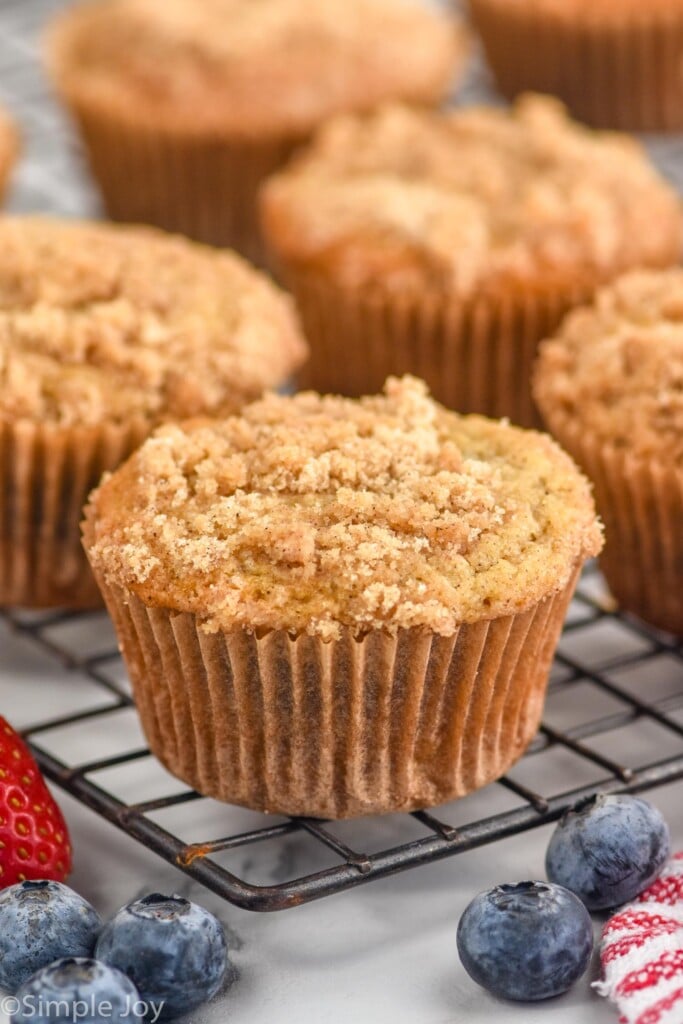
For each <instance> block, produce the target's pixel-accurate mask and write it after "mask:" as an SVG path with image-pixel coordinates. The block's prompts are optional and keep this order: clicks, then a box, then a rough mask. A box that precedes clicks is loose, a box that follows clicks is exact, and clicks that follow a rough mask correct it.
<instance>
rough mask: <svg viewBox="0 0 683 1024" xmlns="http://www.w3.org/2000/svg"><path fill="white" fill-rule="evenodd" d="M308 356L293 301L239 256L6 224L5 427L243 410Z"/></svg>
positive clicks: (132, 233) (130, 236) (1, 323)
mask: <svg viewBox="0 0 683 1024" xmlns="http://www.w3.org/2000/svg"><path fill="white" fill-rule="evenodd" d="M304 354H305V346H304V343H303V341H302V340H301V337H300V335H299V333H298V328H297V324H296V320H295V317H294V314H293V312H292V311H291V308H290V305H289V300H288V299H286V298H285V296H284V295H282V294H281V293H279V292H278V291H277V289H275V287H274V286H272V285H271V284H270V283H269V282H268V281H267V280H266V278H265V277H262V276H261V275H259V274H258V273H256V272H255V271H253V270H252V269H251V268H250V267H249V266H248V265H247V264H246V263H244V262H242V260H240V259H239V258H238V257H236V256H234V255H232V254H231V253H228V252H225V251H219V250H213V249H209V248H206V247H203V246H199V245H195V244H193V243H191V242H187V241H185V240H184V239H181V238H179V237H172V236H170V235H164V234H162V233H161V232H155V231H153V230H151V229H145V228H135V229H132V228H117V227H113V226H110V225H101V224H88V223H85V222H82V223H79V222H68V221H56V220H48V219H43V218H38V217H34V218H6V219H2V220H0V421H1V420H2V419H3V418H7V419H11V420H13V421H16V420H18V419H23V418H26V419H31V420H33V421H35V420H41V421H49V422H55V423H62V424H76V423H79V424H93V423H100V422H102V421H103V420H113V421H119V420H127V419H129V418H131V417H136V416H142V417H145V418H147V419H149V420H150V421H151V422H152V423H155V422H159V421H160V420H163V419H166V418H176V419H177V418H184V417H187V416H194V415H197V414H200V413H202V414H203V413H214V412H215V413H228V412H234V411H235V410H236V409H237V408H239V407H240V406H241V405H243V404H244V403H245V402H246V401H249V400H251V399H253V398H256V397H257V396H258V395H260V394H261V392H262V391H263V390H264V388H268V387H274V386H276V385H277V384H279V383H281V382H282V381H283V380H284V379H285V378H286V377H287V375H288V374H289V373H290V372H291V371H292V370H293V369H294V368H295V367H296V366H298V365H299V363H300V362H301V361H302V360H303V357H304Z"/></svg>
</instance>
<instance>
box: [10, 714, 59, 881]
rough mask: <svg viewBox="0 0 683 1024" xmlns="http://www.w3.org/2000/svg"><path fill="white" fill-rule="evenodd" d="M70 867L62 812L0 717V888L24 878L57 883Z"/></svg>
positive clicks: (24, 746) (31, 762)
mask: <svg viewBox="0 0 683 1024" xmlns="http://www.w3.org/2000/svg"><path fill="white" fill-rule="evenodd" d="M70 870H71V843H70V841H69V833H68V832H67V828H66V824H65V822H64V818H63V817H62V812H61V811H60V809H59V807H58V806H57V804H56V803H55V801H54V798H53V796H52V794H51V793H50V791H49V789H48V788H47V786H46V785H45V782H44V780H43V777H42V775H41V774H40V771H39V769H38V765H37V764H36V762H35V761H34V760H33V757H32V756H31V753H30V752H29V749H28V747H27V746H26V744H25V743H24V741H23V740H22V739H21V738H20V737H19V736H18V735H17V733H16V732H15V731H14V729H13V728H12V727H11V726H10V725H9V724H8V723H7V722H6V721H5V719H4V718H3V717H2V716H0V888H5V887H6V886H8V885H14V884H15V883H16V882H23V881H26V879H43V878H45V879H47V878H49V879H52V880H54V881H56V882H62V881H64V879H65V878H66V877H67V875H68V874H69V872H70Z"/></svg>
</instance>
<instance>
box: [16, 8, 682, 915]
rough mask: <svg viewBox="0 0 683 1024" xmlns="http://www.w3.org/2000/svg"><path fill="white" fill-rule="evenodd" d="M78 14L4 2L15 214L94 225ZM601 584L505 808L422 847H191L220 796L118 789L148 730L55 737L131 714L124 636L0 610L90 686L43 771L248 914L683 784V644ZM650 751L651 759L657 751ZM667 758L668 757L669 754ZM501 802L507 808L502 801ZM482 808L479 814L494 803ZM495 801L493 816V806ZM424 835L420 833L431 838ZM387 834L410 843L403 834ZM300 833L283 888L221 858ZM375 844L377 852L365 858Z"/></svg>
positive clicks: (44, 736)
mask: <svg viewBox="0 0 683 1024" xmlns="http://www.w3.org/2000/svg"><path fill="white" fill-rule="evenodd" d="M64 4H65V0H2V3H1V5H0V100H1V101H2V102H4V103H5V104H6V105H7V106H9V107H10V109H11V111H12V112H13V114H14V115H15V117H16V118H17V119H18V120H19V121H20V122H21V126H22V134H23V142H24V153H23V160H22V163H21V166H20V168H19V171H18V174H17V175H16V176H15V181H14V188H13V191H12V195H11V197H10V207H11V208H12V209H14V210H16V211H53V212H58V213H60V214H64V215H72V216H73V215H80V216H89V215H95V214H97V212H98V202H97V197H96V194H95V192H94V190H93V189H92V186H91V184H90V183H89V181H88V178H87V175H86V174H85V172H84V167H83V160H82V156H81V153H80V149H79V146H78V144H77V142H76V140H75V139H74V137H73V136H72V134H71V132H70V129H69V125H68V122H67V119H66V118H65V117H64V114H63V113H62V112H61V111H60V110H59V108H58V107H57V106H56V105H55V104H54V102H53V101H52V100H51V97H50V93H49V89H48V87H47V85H46V82H45V80H44V78H43V76H42V74H41V70H40V56H39V43H38V39H39V35H40V30H41V28H42V25H43V24H44V21H45V19H46V18H47V17H48V16H49V15H50V14H52V13H53V12H54V11H55V10H57V9H58V8H60V7H63V6H64ZM464 98H465V101H472V100H481V99H482V98H487V99H491V98H493V97H492V94H491V93H490V91H488V84H487V80H486V75H485V73H484V72H483V70H482V67H481V65H476V66H475V68H474V70H473V73H472V76H471V78H470V80H469V82H468V83H467V85H466V88H465V90H464ZM648 145H649V146H650V149H651V153H652V155H653V157H654V159H655V161H656V162H657V163H658V164H659V166H660V167H661V168H662V170H663V171H664V172H665V173H666V174H668V175H669V177H670V178H672V180H674V181H675V182H676V183H677V184H678V185H679V187H682V188H683V140H681V139H680V138H679V139H651V140H648ZM598 580H599V577H598V574H597V573H596V572H595V570H594V569H593V570H589V571H588V572H587V574H586V575H584V578H583V580H582V583H581V585H580V588H579V593H578V595H577V598H576V600H575V602H574V605H573V606H572V613H571V615H570V620H569V622H568V624H567V626H566V629H565V633H564V636H563V643H562V645H561V648H560V653H559V654H558V657H557V660H556V664H555V670H554V682H552V684H551V687H550V692H549V702H548V715H549V717H548V719H547V724H546V725H544V727H543V728H542V729H541V731H540V733H539V735H538V737H537V739H536V740H535V742H534V743H533V744H532V746H531V748H530V750H529V751H528V753H527V755H526V756H525V758H524V759H523V761H522V762H520V764H519V765H518V766H516V768H515V769H513V770H512V771H511V772H510V773H508V775H507V776H506V777H505V778H503V779H501V780H500V781H499V782H498V783H495V784H493V786H491V787H488V790H486V791H484V793H486V792H489V793H491V792H493V793H494V794H498V795H499V796H500V795H501V794H503V795H504V796H505V797H506V806H505V809H504V810H496V813H487V814H486V815H485V816H482V815H481V813H475V814H469V806H470V804H469V802H468V800H465V801H461V802H459V803H458V804H457V805H451V806H450V807H448V808H446V809H441V810H440V811H438V812H434V811H431V812H427V811H424V812H419V813H416V814H414V815H412V816H407V815H403V816H401V817H402V819H405V821H406V822H409V823H410V824H411V825H412V826H414V827H413V828H412V831H411V832H410V839H409V840H408V841H398V840H397V841H393V842H387V841H384V840H386V835H387V831H386V830H383V823H384V821H385V819H367V820H365V821H363V822H361V823H357V825H356V827H355V834H356V836H357V838H356V840H355V841H353V842H352V843H349V842H348V841H345V838H344V836H345V833H344V830H343V829H340V827H339V826H338V825H337V824H333V823H322V822H318V821H313V820H309V819H301V818H299V819H284V820H277V821H268V820H267V819H265V818H263V819H262V820H259V822H258V825H257V826H255V827H253V828H246V829H236V830H234V831H230V834H226V835H224V836H222V837H219V838H214V839H210V840H208V841H207V842H201V841H199V836H197V837H195V835H194V834H193V836H192V841H191V842H188V841H187V840H186V839H183V838H181V835H180V830H178V829H173V828H171V827H168V826H165V825H164V824H161V823H160V821H159V820H158V819H159V818H160V817H161V818H163V817H164V815H165V814H166V813H167V812H177V813H178V814H180V815H182V816H183V817H184V818H187V819H188V820H191V819H192V818H193V814H192V810H193V809H194V808H197V807H198V806H200V805H202V804H204V803H207V804H210V803H211V802H210V801H204V798H202V797H201V796H199V794H197V793H194V792H191V791H188V790H182V789H179V787H178V785H176V786H175V789H174V787H173V786H172V785H170V781H171V780H168V781H169V785H168V787H167V789H164V790H163V795H161V796H158V797H155V798H154V799H149V800H145V801H143V802H131V801H130V800H129V799H127V798H123V797H122V796H121V794H118V795H117V793H115V792H113V791H112V787H111V786H110V785H107V780H108V779H110V776H111V772H112V770H114V771H115V770H116V769H117V768H121V769H124V768H125V766H127V765H130V766H131V767H133V768H135V770H136V771H137V772H139V774H140V777H141V778H142V777H143V776H145V775H146V774H147V773H148V772H149V771H150V770H151V766H153V765H156V764H157V762H156V761H155V759H154V758H153V757H152V755H151V754H150V753H149V751H148V750H146V749H145V748H144V746H142V745H141V744H140V742H139V737H138V734H137V732H136V731H135V730H133V729H131V728H128V730H127V731H126V728H123V729H122V732H123V733H125V734H126V736H127V739H128V741H129V742H128V743H127V745H126V746H125V749H124V750H122V751H117V752H116V753H115V754H113V755H111V756H106V757H99V758H94V759H92V760H88V761H87V763H83V762H81V763H76V762H75V760H74V759H73V758H72V757H70V756H69V749H68V747H69V744H68V743H65V744H64V743H63V744H62V745H61V748H60V752H59V753H56V747H55V744H54V743H53V742H52V740H53V738H54V737H55V736H57V735H58V734H59V733H60V730H64V729H69V728H77V729H79V730H80V732H81V734H83V733H84V732H85V731H88V732H92V734H93V735H95V736H96V737H97V738H98V739H99V738H100V737H101V736H103V735H106V734H107V733H108V732H109V731H111V730H112V727H113V723H114V721H115V720H119V719H123V718H124V717H125V716H126V715H128V716H129V717H130V715H131V709H132V699H131V696H130V692H129V689H128V686H127V683H126V681H125V676H124V673H123V671H122V666H121V663H120V659H119V656H118V653H117V652H116V650H115V647H114V643H113V640H112V639H111V637H110V639H109V646H108V647H106V645H105V648H106V649H105V648H102V649H100V650H98V651H97V652H96V653H94V654H93V653H92V652H91V653H83V652H84V649H86V650H87V649H88V643H87V642H86V641H87V639H88V638H89V637H90V636H91V635H92V633H93V631H95V632H97V630H98V629H101V628H102V624H103V622H104V621H106V620H105V617H104V616H103V615H70V614H59V615H52V614H45V615H26V614H22V613H18V612H17V613H14V612H0V630H3V631H4V630H6V629H10V630H12V631H14V632H16V634H17V635H18V636H19V637H21V638H22V639H23V640H25V641H26V643H27V644H28V645H30V646H34V647H37V648H40V650H41V651H42V652H43V653H44V654H47V655H48V656H49V657H50V659H52V663H53V664H54V667H55V670H57V667H58V666H61V669H60V670H64V669H65V670H66V671H67V672H68V674H69V675H73V678H74V679H77V680H78V681H79V685H80V686H81V689H82V693H83V701H82V705H85V706H81V707H80V709H79V710H78V711H76V712H75V713H73V714H64V715H62V716H61V717H55V718H51V719H49V720H47V719H46V720H43V721H37V722H34V723H33V724H32V725H29V727H28V728H26V729H25V730H24V731H25V734H26V736H27V738H28V740H29V742H30V743H31V746H32V748H33V750H34V752H35V754H36V757H37V758H38V761H39V763H40V765H41V767H42V769H43V771H44V772H45V774H46V775H47V776H48V777H49V778H50V779H52V780H53V781H54V782H56V783H57V784H58V785H59V786H61V787H62V788H63V789H65V790H66V791H67V792H69V793H71V794H72V795H73V796H75V797H76V798H77V799H78V800H80V801H82V802H83V803H84V804H86V805H87V806H89V807H91V808H92V809H93V810H94V811H96V812H97V813H99V814H101V815H102V816H103V817H104V818H106V819H107V820H109V821H111V822H112V823H113V824H114V825H116V826H118V827H119V828H121V829H123V830H124V831H125V832H126V833H128V834H129V835H131V836H133V837H134V838H136V839H137V840H139V841H140V842H142V843H144V844H145V845H147V846H148V847H150V848H151V849H152V850H154V851H156V852H157V853H158V854H160V855H161V856H162V857H164V858H165V859H166V860H168V861H170V862H171V863H174V864H176V865H177V866H178V867H180V868H181V869H182V870H183V871H185V872H186V873H187V874H189V875H191V876H193V877H194V878H196V879H197V880H198V881H200V882H202V883H204V884H205V885H207V886H208V887H209V888H211V889H213V890H214V891H215V892H217V893H218V894H219V895H221V896H224V897H225V898H226V899H228V900H230V901H232V902H233V903H235V904H238V905H240V906H242V907H245V908H248V909H252V910H279V909H284V908H287V907H292V906H296V905H298V904H301V903H304V902H306V901H308V900H312V899H317V898H320V897H322V896H326V895H330V894H331V893H335V892H339V891H341V890H344V889H347V888H350V887H352V886H356V885H359V884H361V883H365V882H369V881H372V880H373V879H376V878H381V877H383V876H386V875H390V874H393V873H396V872H399V871H402V870H405V869H407V868H411V867H415V866H417V865H420V864H426V863H429V862H431V861H434V860H438V859H440V858H445V857H450V856H453V855H454V854H457V853H462V852H465V851H466V850H471V849H473V848H475V847H478V846H482V845H484V844H486V843H491V842H494V841H496V840H499V839H502V838H504V837H506V836H509V835H513V834H515V833H519V832H522V831H525V830H530V829H533V828H536V827H538V826H540V825H543V824H544V823H547V822H550V821H552V820H554V819H556V818H558V817H559V816H560V815H561V814H562V812H563V810H564V808H565V807H566V806H568V805H569V804H570V803H572V802H574V801H575V800H577V799H580V798H582V797H584V796H586V795H588V794H590V793H592V792H594V791H596V790H602V791H616V790H619V791H631V792H635V791H642V790H646V789H649V788H651V787H654V786H656V785H659V784H664V783H666V782H672V781H674V780H676V779H681V778H683V649H682V647H681V644H680V643H676V642H674V641H673V640H671V639H670V638H667V637H665V636H663V635H661V634H656V633H654V632H651V631H648V630H647V629H646V628H644V627H643V626H641V625H639V624H637V623H635V622H633V621H629V620H628V619H627V618H625V617H624V616H621V615H619V614H616V613H614V611H613V610H612V609H611V608H610V607H609V606H608V605H606V604H605V603H604V600H603V598H602V597H601V596H600V592H599V583H598ZM596 594H597V595H598V596H597V597H596ZM615 628H616V629H617V631H618V637H617V640H616V642H615V643H614V644H613V646H614V650H613V653H612V654H611V655H610V657H608V658H607V659H606V658H605V657H604V652H601V651H600V645H601V644H602V643H603V640H602V637H606V636H607V635H608V633H609V631H610V629H615ZM596 637H597V639H596ZM613 639H614V638H613ZM663 661H666V664H667V666H668V667H667V674H668V676H669V685H668V689H667V691H666V693H665V695H664V696H659V697H657V698H656V699H655V698H652V699H649V700H647V701H646V700H645V699H644V697H643V696H642V694H643V693H645V692H649V687H648V686H647V679H646V677H647V676H648V675H649V674H651V673H652V672H653V671H654V670H655V666H656V665H657V664H661V663H662V662H663ZM631 670H633V672H634V673H635V674H636V675H637V682H638V685H637V686H636V688H635V692H632V691H631V690H630V689H629V687H628V686H627V685H626V684H625V683H623V682H620V681H619V680H620V678H623V677H622V676H621V674H623V673H628V672H629V671H631ZM587 691H590V693H588V692H587ZM87 693H93V694H95V693H96V694H97V701H96V706H91V704H92V702H89V701H88V700H86V699H85V697H86V694H87ZM574 694H581V696H580V698H576V701H575V702H576V703H577V704H581V703H583V702H587V703H589V704H590V699H589V698H590V696H591V695H592V696H594V697H602V698H606V699H607V703H608V705H609V707H608V708H606V709H604V710H603V711H598V712H596V713H595V714H590V715H589V716H588V717H584V718H583V720H581V721H579V722H578V723H576V724H572V725H570V726H564V725H563V726H561V727H558V726H557V725H556V724H555V721H554V718H553V707H554V705H555V703H557V702H558V701H562V700H563V699H564V698H565V697H569V698H570V701H571V700H573V699H574V697H573V695H574ZM100 697H101V698H102V700H100ZM79 703H81V702H79ZM599 703H600V702H599V701H598V705H599ZM603 703H604V701H603ZM634 724H635V725H636V726H637V727H638V728H639V730H640V733H643V732H644V731H647V729H646V725H647V724H649V725H653V726H656V727H657V728H658V729H659V733H658V737H661V750H658V751H657V756H655V757H654V758H653V757H649V756H640V754H639V752H638V749H637V747H638V744H634V747H633V749H632V751H631V757H630V759H629V761H628V763H626V764H624V763H623V760H624V759H623V756H622V755H621V754H620V753H614V755H613V756H612V753H613V746H614V745H613V744H612V743H611V741H612V739H613V738H614V737H615V736H617V735H618V734H620V732H622V731H623V730H624V729H627V728H628V727H630V726H632V725H634ZM664 737H666V741H665V739H664ZM57 746H59V745H57ZM654 746H655V747H657V744H655V745H654ZM622 749H623V744H622ZM649 749H650V751H652V745H651V747H650V748H649ZM554 751H555V752H557V751H562V752H564V753H566V754H567V755H570V758H569V759H570V761H571V765H567V770H566V771H565V772H564V774H563V775H562V779H563V784H562V785H561V786H549V785H548V784H547V781H546V779H547V776H546V772H545V761H546V758H547V757H548V756H549V755H550V754H552V752H554ZM664 752H666V754H667V756H666V757H663V756H658V755H659V754H662V753H664ZM538 780H543V781H542V782H541V781H538ZM492 803H493V806H494V807H498V805H499V803H500V801H498V803H496V801H495V800H493V801H492ZM214 806H215V805H214ZM476 806H477V807H478V808H481V806H482V804H481V803H477V805H476ZM484 806H488V805H487V804H486V801H484ZM209 810H210V813H209V814H208V820H210V821H212V822H214V823H216V825H217V827H218V822H219V821H220V822H221V823H222V821H223V820H224V818H225V817H226V814H225V813H224V812H222V811H220V810H215V809H212V808H210V809H209ZM230 816H231V815H230V813H229V812H228V813H227V817H228V818H230ZM164 820H165V819H164ZM415 831H418V832H419V836H418V837H417V838H415V836H414V833H415ZM401 834H403V833H401ZM389 835H390V836H391V837H392V838H394V839H395V838H396V833H394V832H393V831H391V830H389ZM296 837H299V838H300V839H301V840H302V842H305V843H306V844H307V846H308V847H311V848H314V849H315V850H317V851H322V853H324V854H325V856H326V858H327V860H326V861H319V860H318V859H316V858H315V857H312V858H310V859H307V858H306V857H305V856H303V857H301V856H300V857H298V858H296V857H295V858H294V861H295V863H294V865H292V870H291V872H290V874H289V876H288V877H287V878H283V877H282V876H283V874H284V872H283V871H280V872H279V873H278V878H277V881H276V883H275V884H270V883H269V884H259V883H256V882H254V881H251V880H248V879H247V878H246V877H244V872H239V871H238V872H235V871H233V870H229V869H228V868H227V867H226V866H225V865H224V863H222V860H223V859H224V858H225V855H228V854H231V853H235V852H237V853H240V852H244V851H245V850H246V849H251V850H256V849H261V848H263V847H265V846H267V844H268V843H269V842H270V841H271V840H272V841H274V842H275V845H276V847H278V848H279V849H282V848H283V847H284V845H285V844H286V843H287V842H288V841H290V840H291V839H292V838H296ZM370 848H373V849H374V852H371V853H365V852H362V851H363V850H367V849H370ZM284 859H285V860H286V859H287V858H284ZM330 860H331V861H333V863H330ZM302 862H303V863H305V864H307V865H313V868H312V870H310V871H303V872H299V874H298V877H297V871H296V868H297V867H300V866H301V863H302ZM321 863H322V866H320V865H321Z"/></svg>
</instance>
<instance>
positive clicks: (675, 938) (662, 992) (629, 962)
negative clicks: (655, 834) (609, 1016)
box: [594, 852, 683, 1024]
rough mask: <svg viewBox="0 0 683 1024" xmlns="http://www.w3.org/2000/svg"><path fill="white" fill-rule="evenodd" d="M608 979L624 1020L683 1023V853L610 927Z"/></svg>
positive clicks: (603, 990)
mask: <svg viewBox="0 0 683 1024" xmlns="http://www.w3.org/2000/svg"><path fill="white" fill-rule="evenodd" d="M600 960H601V962H602V975H603V980H602V981H599V982H596V983H595V986H594V988H596V989H597V991H598V992H599V993H600V995H603V996H607V997H608V999H611V1000H612V1002H614V1003H616V1005H617V1009H618V1010H619V1013H620V1014H621V1016H620V1018H619V1021H620V1024H683V852H681V853H677V854H675V855H674V857H672V859H671V860H670V861H669V863H668V864H667V866H666V867H665V868H664V871H663V872H662V874H661V875H660V877H659V878H658V879H657V881H656V882H654V883H653V884H652V885H651V886H650V888H649V889H646V890H645V892H643V893H641V894H640V896H639V897H638V899H637V900H636V901H635V902H634V903H629V904H628V905H627V906H625V907H623V908H622V909H621V910H620V911H619V913H618V914H615V915H614V917H612V918H610V920H609V921H608V922H607V924H606V925H605V927H604V929H603V932H602V943H601V947H600Z"/></svg>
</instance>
